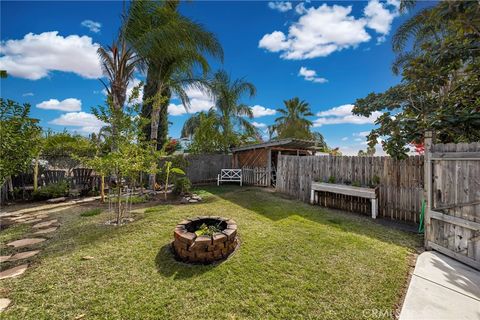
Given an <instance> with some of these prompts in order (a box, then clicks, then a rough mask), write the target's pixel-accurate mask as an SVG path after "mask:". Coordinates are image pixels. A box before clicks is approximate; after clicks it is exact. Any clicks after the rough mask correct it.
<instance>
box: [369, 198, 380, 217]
mask: <svg viewBox="0 0 480 320" xmlns="http://www.w3.org/2000/svg"><path fill="white" fill-rule="evenodd" d="M370 201H371V202H372V218H373V219H376V218H377V211H378V207H377V201H378V200H377V199H370Z"/></svg>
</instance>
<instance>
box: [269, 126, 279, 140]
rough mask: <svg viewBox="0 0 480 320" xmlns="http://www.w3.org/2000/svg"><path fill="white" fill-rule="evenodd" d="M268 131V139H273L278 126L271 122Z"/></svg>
mask: <svg viewBox="0 0 480 320" xmlns="http://www.w3.org/2000/svg"><path fill="white" fill-rule="evenodd" d="M267 133H268V141H272V140H273V138H274V136H275V134H276V133H277V126H276V125H274V124H271V125H269V126H268V127H267Z"/></svg>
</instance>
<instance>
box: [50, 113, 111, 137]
mask: <svg viewBox="0 0 480 320" xmlns="http://www.w3.org/2000/svg"><path fill="white" fill-rule="evenodd" d="M50 124H55V125H58V126H65V127H74V128H75V130H76V131H79V132H83V133H92V132H95V133H98V131H100V129H101V128H102V127H103V126H105V125H106V123H104V122H103V121H100V120H98V119H97V118H96V117H95V115H93V114H91V113H86V112H83V111H81V112H69V113H65V114H62V115H61V116H60V117H58V118H56V119H53V120H52V121H50Z"/></svg>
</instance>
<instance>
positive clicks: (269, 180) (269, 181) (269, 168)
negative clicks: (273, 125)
mask: <svg viewBox="0 0 480 320" xmlns="http://www.w3.org/2000/svg"><path fill="white" fill-rule="evenodd" d="M267 161H268V163H267V184H268V185H267V187H270V186H271V185H272V149H271V148H268V156H267Z"/></svg>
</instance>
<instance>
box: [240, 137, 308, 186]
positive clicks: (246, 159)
mask: <svg viewBox="0 0 480 320" xmlns="http://www.w3.org/2000/svg"><path fill="white" fill-rule="evenodd" d="M315 145H316V143H315V141H311V140H301V139H281V140H275V141H269V142H264V143H257V144H251V145H246V146H241V147H237V148H233V149H232V153H233V160H232V161H233V167H234V168H237V169H243V172H242V174H243V182H244V183H245V184H250V185H255V186H263V187H269V186H275V182H276V172H277V170H276V169H277V162H278V156H279V155H281V154H284V155H297V156H311V155H314V154H315V150H316V147H315Z"/></svg>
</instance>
